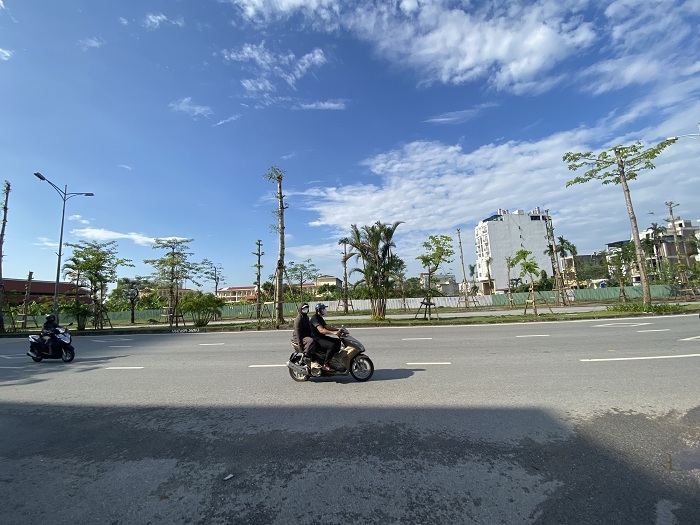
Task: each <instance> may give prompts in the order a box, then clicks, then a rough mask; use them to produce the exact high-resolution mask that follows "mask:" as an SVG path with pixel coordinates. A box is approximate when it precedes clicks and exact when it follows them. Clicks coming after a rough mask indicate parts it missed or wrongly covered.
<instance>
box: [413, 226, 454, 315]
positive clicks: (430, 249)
mask: <svg viewBox="0 0 700 525" xmlns="http://www.w3.org/2000/svg"><path fill="white" fill-rule="evenodd" d="M423 248H424V249H425V253H424V254H423V255H419V256H418V257H416V259H418V260H419V261H420V262H421V264H422V265H423V268H425V269H426V271H427V273H428V290H427V293H428V295H427V296H426V299H427V301H428V302H430V301H431V299H432V297H433V291H434V290H433V288H432V279H433V275H435V273H436V272H437V271H438V270H439V269H440V266H442V264H444V263H448V264H449V263H451V262H452V257H453V256H454V254H455V251H454V249H453V248H452V237H449V236H447V235H431V236H430V237H428V241H426V242H424V243H423Z"/></svg>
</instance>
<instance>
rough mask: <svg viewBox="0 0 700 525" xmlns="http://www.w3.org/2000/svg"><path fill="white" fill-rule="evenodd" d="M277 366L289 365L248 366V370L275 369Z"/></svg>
mask: <svg viewBox="0 0 700 525" xmlns="http://www.w3.org/2000/svg"><path fill="white" fill-rule="evenodd" d="M277 366H287V365H248V368H273V367H277Z"/></svg>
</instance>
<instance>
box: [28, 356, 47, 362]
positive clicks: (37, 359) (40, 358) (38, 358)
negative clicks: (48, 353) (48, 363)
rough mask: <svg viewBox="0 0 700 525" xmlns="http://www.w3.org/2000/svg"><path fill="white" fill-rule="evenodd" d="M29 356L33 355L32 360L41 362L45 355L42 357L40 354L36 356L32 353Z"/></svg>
mask: <svg viewBox="0 0 700 525" xmlns="http://www.w3.org/2000/svg"><path fill="white" fill-rule="evenodd" d="M29 357H31V358H32V361H34V362H35V363H41V361H42V360H43V359H44V358H43V357H41V355H38V356H36V357H34V356H33V355H30V356H29Z"/></svg>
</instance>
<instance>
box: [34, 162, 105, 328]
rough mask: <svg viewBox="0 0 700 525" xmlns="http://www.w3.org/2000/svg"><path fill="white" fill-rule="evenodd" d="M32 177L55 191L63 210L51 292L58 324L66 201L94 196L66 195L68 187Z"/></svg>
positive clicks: (88, 194)
mask: <svg viewBox="0 0 700 525" xmlns="http://www.w3.org/2000/svg"><path fill="white" fill-rule="evenodd" d="M34 176H35V177H37V178H38V179H40V180H43V181H46V182H48V183H49V184H51V187H52V188H53V189H54V190H56V192H57V193H58V194H59V195H60V197H61V200H62V201H63V210H62V211H61V235H60V236H59V238H58V266H57V267H56V287H55V288H54V292H53V314H54V315H55V316H56V322H57V323H58V286H59V282H60V280H61V256H62V255H63V223H64V222H65V218H66V201H67V200H68V199H70V198H71V197H76V196H78V195H82V196H83V197H93V196H94V195H95V194H94V193H83V192H81V193H68V186H64V187H63V189H61V188H59V187H58V186H56V185H55V184H54V183H53V182H51V181H50V180H49V179H47V178H46V177H44V176H43V175H42V174H41V173H39V172H38V171H37V172H36V173H35V174H34Z"/></svg>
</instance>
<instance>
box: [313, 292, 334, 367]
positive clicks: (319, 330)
mask: <svg viewBox="0 0 700 525" xmlns="http://www.w3.org/2000/svg"><path fill="white" fill-rule="evenodd" d="M327 308H328V307H327V306H326V305H325V304H323V303H318V304H317V305H316V313H315V314H314V315H313V316H312V317H311V321H310V322H311V334H312V336H313V338H314V342H315V343H316V349H317V351H319V350H321V351H324V352H325V353H326V356H325V359H324V360H323V363H322V365H321V368H322V369H323V370H324V371H325V372H332V371H333V368H331V366H330V361H331V359H332V358H333V356H334V355H335V354H337V353H338V352H339V351H340V339H336V338H333V337H330V336H331V335H335V336H336V337H338V336H339V332H340V330H339V329H338V328H335V327H332V326H328V324H327V323H326V321H325V319H324V318H323V316H324V315H326V313H327Z"/></svg>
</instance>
